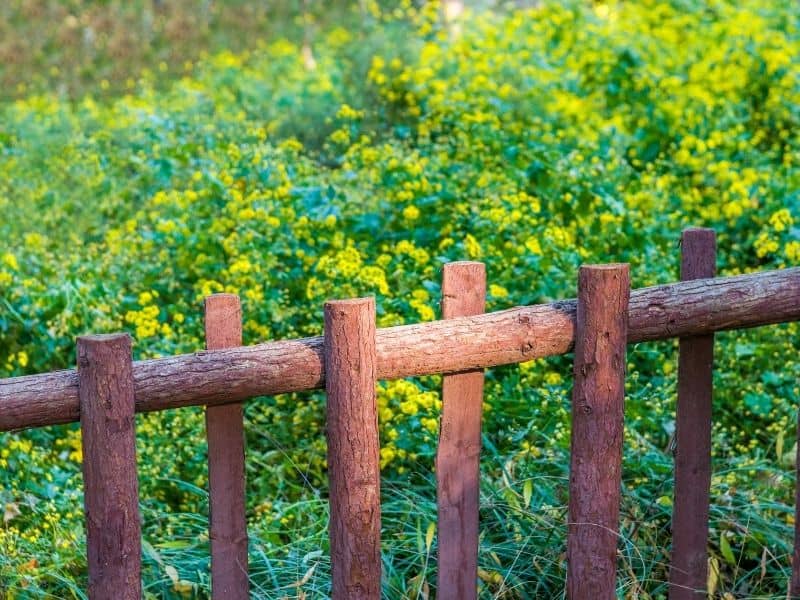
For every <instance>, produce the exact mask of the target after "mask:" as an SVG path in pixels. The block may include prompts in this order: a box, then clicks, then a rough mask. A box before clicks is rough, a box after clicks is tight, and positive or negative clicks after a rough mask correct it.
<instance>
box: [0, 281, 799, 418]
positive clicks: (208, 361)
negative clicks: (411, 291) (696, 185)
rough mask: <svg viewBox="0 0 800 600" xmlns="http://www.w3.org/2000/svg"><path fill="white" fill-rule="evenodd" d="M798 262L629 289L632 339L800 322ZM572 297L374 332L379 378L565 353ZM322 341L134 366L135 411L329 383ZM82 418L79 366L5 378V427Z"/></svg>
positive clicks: (1, 412) (0, 410) (1, 406)
mask: <svg viewBox="0 0 800 600" xmlns="http://www.w3.org/2000/svg"><path fill="white" fill-rule="evenodd" d="M799 295H800V268H792V269H784V270H781V271H767V272H764V273H756V274H750V275H739V276H736V277H718V278H715V279H705V280H697V281H683V282H680V283H673V284H670V285H662V286H656V287H650V288H643V289H640V290H637V291H635V292H633V293H632V294H631V300H630V315H629V327H628V342H629V343H633V342H645V341H652V340H663V339H667V338H673V337H686V336H690V335H703V334H708V333H713V332H715V331H722V330H726V329H743V328H746V327H756V326H759V325H768V324H771V323H782V322H785V321H796V320H798V319H800V303H798V302H797V297H798V296H799ZM575 307H576V304H575V301H574V300H566V301H562V302H555V303H552V304H542V305H537V306H525V307H519V308H512V309H509V310H504V311H499V312H494V313H487V314H484V315H477V316H474V317H461V318H458V319H446V320H443V321H434V322H432V323H419V324H416V325H404V326H400V327H390V328H387V329H381V330H378V332H377V353H378V378H379V379H395V378H400V377H411V376H416V375H429V374H432V373H454V372H459V371H465V370H471V369H482V368H486V367H493V366H497V365H504V364H511V363H517V362H523V361H527V360H531V359H534V358H540V357H543V356H550V355H554V354H564V353H566V352H569V351H570V349H571V348H572V344H573V340H574V329H575ZM323 363H324V361H323V356H322V338H307V339H298V340H286V341H279V342H268V343H264V344H258V345H255V346H247V347H241V348H230V349H226V350H215V351H208V352H198V353H195V354H186V355H180V356H172V357H167V358H159V359H153V360H146V361H141V362H137V363H135V364H134V371H133V376H134V382H135V387H136V410H137V412H147V411H154V410H164V409H167V408H177V407H180V406H191V405H202V404H227V403H231V402H240V401H242V400H246V399H248V398H252V397H255V396H264V395H272V394H282V393H287V392H297V391H303V390H309V389H314V388H321V387H323V386H324V383H325V381H324V368H323ZM77 420H78V380H77V376H76V374H75V371H58V372H55V373H47V374H44V375H29V376H25V377H14V378H9V379H0V431H8V430H13V429H24V428H27V427H41V426H44V425H54V424H57V423H69V422H72V421H77Z"/></svg>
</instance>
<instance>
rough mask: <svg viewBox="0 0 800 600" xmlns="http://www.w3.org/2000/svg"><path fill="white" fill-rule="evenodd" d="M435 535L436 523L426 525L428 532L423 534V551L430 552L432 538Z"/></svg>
mask: <svg viewBox="0 0 800 600" xmlns="http://www.w3.org/2000/svg"><path fill="white" fill-rule="evenodd" d="M435 533H436V523H434V522H433V521H431V522H430V523H428V531H427V532H425V550H427V551H428V552H430V551H431V544H433V536H434V534H435Z"/></svg>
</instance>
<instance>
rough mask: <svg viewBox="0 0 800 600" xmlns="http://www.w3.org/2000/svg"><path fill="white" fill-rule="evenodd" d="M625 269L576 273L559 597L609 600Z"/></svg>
mask: <svg viewBox="0 0 800 600" xmlns="http://www.w3.org/2000/svg"><path fill="white" fill-rule="evenodd" d="M629 277H630V276H629V272H628V265H624V264H616V265H592V266H583V267H581V269H580V273H579V275H578V315H577V326H576V336H575V366H574V378H575V382H574V387H573V391H572V442H571V460H570V475H569V532H568V536H567V565H568V566H567V597H568V598H570V599H571V600H611V599H614V598H616V597H617V596H616V567H617V532H618V530H619V501H620V486H621V471H622V436H623V401H624V396H625V349H626V339H627V328H628V296H629V293H630V278H629Z"/></svg>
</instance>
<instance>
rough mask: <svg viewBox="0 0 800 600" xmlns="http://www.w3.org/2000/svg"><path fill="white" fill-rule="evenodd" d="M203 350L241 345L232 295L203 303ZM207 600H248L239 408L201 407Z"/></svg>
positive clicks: (239, 314)
mask: <svg viewBox="0 0 800 600" xmlns="http://www.w3.org/2000/svg"><path fill="white" fill-rule="evenodd" d="M205 334H206V349H207V350H219V349H221V348H231V347H236V346H241V345H242V307H241V303H240V302H239V297H238V296H236V295H234V294H214V295H213V296H209V297H207V298H206V299H205ZM206 437H207V439H208V488H209V509H210V515H209V537H210V541H211V597H212V598H213V600H247V598H249V597H250V593H249V580H248V576H247V519H246V515H245V466H244V452H245V450H244V422H243V414H242V405H241V403H236V404H223V405H219V406H207V407H206Z"/></svg>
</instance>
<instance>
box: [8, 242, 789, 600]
mask: <svg viewBox="0 0 800 600" xmlns="http://www.w3.org/2000/svg"><path fill="white" fill-rule="evenodd" d="M715 258H716V255H715V238H714V233H713V231H710V230H702V229H689V230H686V231H685V232H684V234H683V236H682V261H681V278H682V280H683V281H681V282H679V283H673V284H669V285H661V286H655V287H649V288H643V289H639V290H633V291H631V290H630V283H629V272H628V266H627V265H621V264H620V265H595V266H584V267H582V268H581V270H580V273H579V278H578V299H577V300H567V301H562V302H555V303H551V304H545V305H536V306H524V307H518V308H514V309H510V310H505V311H499V312H494V313H484V312H483V311H484V302H485V294H486V275H485V269H484V267H483V265H482V264H480V263H451V264H448V265H446V266H445V268H444V273H443V285H442V293H443V299H442V308H443V320H441V321H434V322H429V323H420V324H415V325H406V326H401V327H391V328H386V329H376V326H375V301H374V299H372V298H362V299H356V300H338V301H331V302H328V303H327V304H326V305H325V334H324V336H323V337H318V338H306V339H299V340H286V341H276V342H267V343H263V344H258V345H255V346H242V345H241V344H242V340H241V307H240V305H239V300H238V298H237V297H236V296H232V295H226V294H222V295H215V296H211V297H209V298H207V300H206V307H205V309H206V310H205V316H206V348H207V350H206V351H203V352H197V353H195V354H190V355H181V356H174V357H168V358H160V359H154V360H146V361H139V362H132V360H131V343H130V338H129V336H127V335H126V334H115V335H96V336H84V337H81V338H79V339H78V352H77V354H78V368H77V370H75V371H59V372H54V373H47V374H43V375H32V376H25V377H14V378H8V379H2V380H0V432H1V431H13V430H21V429H26V428H32V427H43V426H47V425H54V424H60V423H69V422H73V421H80V423H81V430H82V434H83V441H82V443H83V450H84V462H83V473H84V483H85V494H84V495H85V508H86V527H87V553H88V574H89V590H88V591H89V598H90V599H92V600H95V599H105V598H123V599H126V598H139V597H140V596H141V583H140V575H141V558H140V552H141V540H140V520H139V512H138V483H137V470H136V455H135V431H134V414H135V412H147V411H157V410H164V409H168V408H177V407H182V406H192V405H206V407H207V408H206V415H207V436H208V451H209V486H210V490H209V497H210V506H211V510H210V540H211V583H212V596H213V598H215V599H217V598H234V599H237V598H246V597H248V594H249V591H248V588H249V585H248V584H249V582H248V574H247V532H246V521H245V481H244V478H245V475H244V464H245V463H244V461H245V457H244V452H245V449H244V435H243V418H242V414H243V413H242V405H241V402H242V401H245V400H247V399H249V398H252V397H255V396H263V395H272V394H278V393H287V392H299V391H304V390H311V389H318V388H324V389H325V390H326V393H327V438H328V465H329V478H330V494H329V495H330V506H331V520H330V546H331V564H332V597H333V598H334V599H335V600H340V599H350V598H353V599H355V598H359V599H361V598H367V599H377V598H379V597H380V595H381V558H380V549H381V537H380V534H381V531H380V529H381V517H380V471H379V441H378V423H377V410H376V401H375V384H376V382H377V381H378V380H382V379H394V378H401V377H410V376H419V375H428V374H435V373H441V374H444V377H443V390H442V401H443V412H442V424H441V434H440V440H439V448H438V451H437V457H436V466H437V473H436V475H437V496H438V514H439V523H438V525H439V536H438V558H439V570H438V586H437V587H438V589H437V597H439V598H445V599H456V598H458V599H470V598H476V597H477V581H478V579H477V574H478V573H477V571H478V534H479V528H478V525H479V521H478V518H479V515H478V504H479V503H478V498H479V489H478V486H479V471H478V469H479V454H480V428H481V404H482V400H483V369H485V368H488V367H493V366H498V365H504V364H513V363H518V362H523V361H528V360H531V359H534V358H540V357H544V356H550V355H556V354H564V353H567V352H570V351H571V350H573V349H574V351H575V359H574V379H575V382H574V388H573V397H572V437H571V463H570V481H569V522H568V527H567V529H568V534H567V579H566V582H565V589H566V595H567V597H568V598H569V599H571V600H584V599H587V600H588V599H590V598H591V599H594V598H601V599H606V598H614V597H616V567H617V564H616V562H617V545H618V540H617V538H618V533H617V532H618V526H619V504H620V494H621V466H622V446H623V427H624V424H623V419H624V407H623V397H624V371H625V364H626V361H625V352H626V346H627V345H628V344H631V343H638V342H646V341H654V340H664V339H670V338H676V337H677V338H680V344H679V365H678V402H677V426H676V443H677V448H676V466H675V478H676V482H675V494H676V497H675V502H674V506H675V509H674V514H673V536H674V537H673V548H672V561H671V568H670V581H669V585H670V587H669V590H670V591H669V593H670V598H672V599H673V600H682V599H684V598H698V597H702V596H704V595H706V594H707V591H706V589H705V586H706V576H707V573H706V563H707V558H708V557H707V544H708V540H707V538H708V514H709V511H708V507H709V490H710V478H711V462H710V457H711V393H712V384H711V375H712V361H713V343H714V333H715V332H717V331H724V330H731V329H743V328H748V327H757V326H762V325H768V324H773V323H782V322H789V321H797V320H800V268H792V269H784V270H780V271H767V272H762V273H753V274H747V275H739V276H734V277H714V275H715ZM798 431H800V420H798ZM798 453H799V454H800V450H798ZM798 458H800V455H799V457H798ZM798 465H800V460H798ZM797 490H798V492H797V502H798V503H800V486H798V487H797ZM795 522H796V531H795V551H794V559H793V561H792V565H791V577H790V581H789V586H790V587H789V593H790V595H791V596H792V597H800V519H796V521H795Z"/></svg>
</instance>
